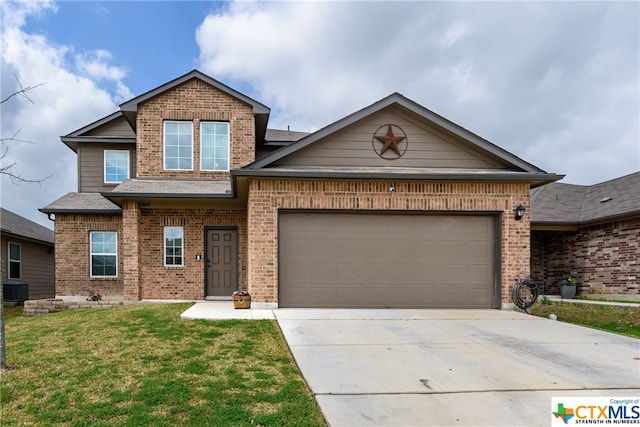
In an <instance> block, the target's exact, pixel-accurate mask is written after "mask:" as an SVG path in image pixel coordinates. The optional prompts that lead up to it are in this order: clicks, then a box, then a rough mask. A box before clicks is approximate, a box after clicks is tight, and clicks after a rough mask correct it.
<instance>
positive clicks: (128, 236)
mask: <svg viewBox="0 0 640 427" xmlns="http://www.w3.org/2000/svg"><path fill="white" fill-rule="evenodd" d="M139 224H140V208H139V206H138V202H136V201H126V202H124V204H123V206H122V243H121V247H122V252H121V256H122V257H123V270H124V271H123V272H122V277H123V279H124V289H123V297H124V299H125V301H138V300H139V299H140V283H139V280H140V269H139V253H140V243H139V242H140V236H139V234H138V225H139Z"/></svg>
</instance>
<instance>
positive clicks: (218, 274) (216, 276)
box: [206, 229, 238, 297]
mask: <svg viewBox="0 0 640 427" xmlns="http://www.w3.org/2000/svg"><path fill="white" fill-rule="evenodd" d="M206 261H207V264H206V281H207V283H206V292H207V296H208V297H220V296H226V297H230V296H231V294H232V293H233V291H235V290H237V289H238V231H237V230H230V229H209V230H207V253H206Z"/></svg>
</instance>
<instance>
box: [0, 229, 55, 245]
mask: <svg viewBox="0 0 640 427" xmlns="http://www.w3.org/2000/svg"><path fill="white" fill-rule="evenodd" d="M0 234H2V235H3V236H6V237H13V238H14V239H21V240H26V241H28V242H33V243H39V244H42V245H47V246H54V242H50V241H48V240H42V239H36V238H35V237H29V236H24V235H22V234H19V233H14V232H12V231H10V230H6V229H4V228H3V229H0Z"/></svg>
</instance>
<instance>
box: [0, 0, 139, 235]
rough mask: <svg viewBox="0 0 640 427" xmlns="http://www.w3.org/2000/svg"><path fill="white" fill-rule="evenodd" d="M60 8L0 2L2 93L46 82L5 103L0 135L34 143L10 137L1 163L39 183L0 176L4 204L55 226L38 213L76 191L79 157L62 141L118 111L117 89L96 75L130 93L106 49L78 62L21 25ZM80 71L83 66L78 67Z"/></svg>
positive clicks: (66, 50)
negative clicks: (111, 90) (107, 87)
mask: <svg viewBox="0 0 640 427" xmlns="http://www.w3.org/2000/svg"><path fill="white" fill-rule="evenodd" d="M51 12H55V7H54V5H53V4H52V3H48V2H40V1H36V2H2V14H3V22H2V64H1V65H2V97H3V99H4V97H5V96H6V95H7V94H10V93H12V92H13V91H15V90H17V88H18V82H17V80H16V79H15V77H14V75H15V76H17V77H18V78H19V81H20V82H21V83H22V85H23V86H25V87H26V86H35V85H38V84H41V83H43V85H42V86H39V87H37V88H35V89H34V90H33V91H31V92H30V93H29V97H30V98H31V99H32V101H33V103H30V102H28V101H27V100H26V99H23V98H19V97H14V98H12V99H11V100H10V101H7V102H6V103H4V104H3V105H2V130H1V132H2V136H3V137H7V136H10V135H13V133H14V132H15V131H17V130H20V133H19V135H18V137H19V138H20V139H23V140H26V141H30V142H31V143H16V142H8V148H9V151H8V153H7V158H5V159H4V160H3V165H7V164H10V163H14V162H15V163H16V166H15V172H16V173H19V174H21V175H22V176H23V177H24V178H28V179H41V178H45V177H47V176H49V175H52V177H51V178H49V179H46V180H45V181H43V182H42V183H41V184H39V185H38V184H20V185H14V184H13V183H11V181H10V180H9V179H8V178H7V177H6V176H3V177H2V178H1V193H2V194H1V198H2V206H3V207H4V208H5V209H9V210H11V211H13V212H15V213H18V214H20V215H22V216H25V217H27V218H29V219H31V220H34V221H37V222H39V223H41V224H43V225H46V226H49V227H51V226H52V224H51V222H50V221H48V220H47V218H46V216H45V215H43V214H41V213H39V212H37V209H38V208H41V207H44V206H45V205H47V204H49V203H50V202H52V201H54V200H55V199H56V198H58V197H60V196H62V195H64V194H66V193H67V192H70V191H77V181H76V179H77V177H76V156H75V153H73V152H72V151H71V150H70V149H69V148H67V147H66V146H65V145H64V144H63V143H62V142H61V141H60V139H59V136H60V135H66V134H68V133H70V132H72V131H74V130H76V129H78V128H80V127H82V126H84V125H86V124H87V123H91V122H93V121H95V120H96V119H98V118H100V117H103V116H105V115H107V114H109V113H111V112H113V111H115V110H116V108H117V106H116V102H115V99H114V98H115V97H114V95H112V94H110V93H109V92H108V91H107V90H105V89H103V88H101V87H99V86H98V85H97V84H96V80H100V79H107V80H109V81H110V82H111V83H113V84H115V86H116V88H117V89H116V90H118V91H120V92H121V95H126V96H129V91H128V89H127V88H126V86H124V85H123V84H122V83H121V79H122V78H123V77H124V72H123V71H122V70H119V69H118V68H117V67H114V66H107V63H108V62H109V61H111V60H112V58H111V57H110V54H109V53H108V52H100V51H99V52H97V53H88V54H79V56H80V58H84V59H83V60H80V61H78V62H73V58H74V56H73V48H72V47H70V46H64V45H59V44H56V43H55V42H54V41H51V40H48V39H47V38H45V37H44V36H41V35H33V34H27V33H25V32H24V31H23V29H22V26H23V25H24V22H25V19H26V18H27V17H28V16H29V15H37V14H41V13H51ZM78 69H80V70H82V71H80V72H78V71H74V70H78Z"/></svg>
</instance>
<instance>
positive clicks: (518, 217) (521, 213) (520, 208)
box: [514, 204, 527, 221]
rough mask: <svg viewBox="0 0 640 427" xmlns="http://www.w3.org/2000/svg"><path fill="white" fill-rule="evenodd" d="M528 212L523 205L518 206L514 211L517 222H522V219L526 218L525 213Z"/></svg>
mask: <svg viewBox="0 0 640 427" xmlns="http://www.w3.org/2000/svg"><path fill="white" fill-rule="evenodd" d="M526 210H527V208H525V207H524V206H522V205H521V204H519V205H518V206H516V208H515V209H514V212H515V213H516V221H520V220H521V219H522V217H523V216H524V211H526Z"/></svg>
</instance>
